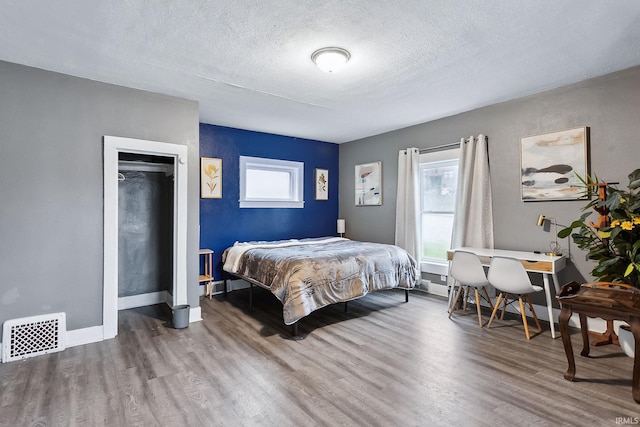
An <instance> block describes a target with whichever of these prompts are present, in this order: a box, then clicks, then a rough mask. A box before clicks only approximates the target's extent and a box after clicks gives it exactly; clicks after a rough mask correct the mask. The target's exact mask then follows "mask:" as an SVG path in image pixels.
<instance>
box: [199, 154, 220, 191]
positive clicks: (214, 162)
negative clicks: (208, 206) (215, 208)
mask: <svg viewBox="0 0 640 427" xmlns="http://www.w3.org/2000/svg"><path fill="white" fill-rule="evenodd" d="M200 197H201V198H203V199H221V198H222V159H214V158H209V157H202V158H201V159H200Z"/></svg>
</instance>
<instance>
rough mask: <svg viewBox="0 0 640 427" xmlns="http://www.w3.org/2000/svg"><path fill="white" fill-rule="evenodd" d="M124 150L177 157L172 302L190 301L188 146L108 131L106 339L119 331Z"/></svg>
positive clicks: (106, 157) (105, 177)
mask: <svg viewBox="0 0 640 427" xmlns="http://www.w3.org/2000/svg"><path fill="white" fill-rule="evenodd" d="M120 153H134V154H146V155H152V156H163V157H173V158H174V162H173V164H174V168H175V170H174V172H175V175H174V176H175V180H174V184H173V185H174V198H173V213H174V215H173V293H172V297H173V298H172V306H175V305H181V304H186V303H187V176H188V174H187V166H188V164H187V153H188V150H187V146H186V145H180V144H171V143H167V142H158V141H147V140H143V139H133V138H122V137H117V136H107V135H105V136H104V277H103V280H104V282H103V283H104V285H103V288H104V294H103V312H102V325H103V326H102V329H103V339H109V338H114V337H115V336H116V335H118V160H119V154H120Z"/></svg>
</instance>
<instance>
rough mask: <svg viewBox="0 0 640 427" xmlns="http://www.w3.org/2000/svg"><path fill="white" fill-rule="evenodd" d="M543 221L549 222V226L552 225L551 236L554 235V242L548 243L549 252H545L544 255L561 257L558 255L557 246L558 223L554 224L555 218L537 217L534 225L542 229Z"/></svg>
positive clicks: (558, 245)
mask: <svg viewBox="0 0 640 427" xmlns="http://www.w3.org/2000/svg"><path fill="white" fill-rule="evenodd" d="M545 221H549V222H550V223H551V224H553V230H554V231H553V235H554V241H553V242H551V243H549V248H550V249H551V251H550V252H545V255H549V256H559V255H562V254H561V253H560V249H561V248H560V244H558V223H557V222H556V219H555V218H549V217H547V216H545V215H538V220H537V221H536V225H537V226H538V227H542V226H543V225H544V222H545Z"/></svg>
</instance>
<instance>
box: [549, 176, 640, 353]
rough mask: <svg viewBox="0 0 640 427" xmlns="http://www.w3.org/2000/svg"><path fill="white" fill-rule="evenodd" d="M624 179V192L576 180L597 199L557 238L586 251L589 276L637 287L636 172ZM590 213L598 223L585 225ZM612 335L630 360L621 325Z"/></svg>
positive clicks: (639, 204)
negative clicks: (591, 264)
mask: <svg viewBox="0 0 640 427" xmlns="http://www.w3.org/2000/svg"><path fill="white" fill-rule="evenodd" d="M628 178H629V184H628V186H627V188H626V189H619V188H617V187H615V186H613V185H608V184H606V183H600V182H599V181H598V179H597V177H590V176H587V177H586V179H582V178H580V180H581V181H582V183H583V184H584V187H585V192H586V195H587V196H591V193H592V189H593V188H594V187H596V188H598V189H599V190H600V194H599V197H598V198H597V199H593V200H591V201H590V202H589V203H587V205H586V206H585V207H584V208H582V211H583V213H582V215H581V216H580V219H578V220H576V221H573V222H572V223H571V225H569V226H568V227H566V228H564V229H562V230H560V231H559V232H558V237H560V238H566V237H569V236H571V238H572V239H573V241H574V242H575V244H576V246H578V248H580V249H582V250H584V251H586V253H587V255H586V257H587V259H590V260H593V261H595V266H594V268H593V270H591V275H592V276H594V277H595V278H597V280H598V281H601V282H619V283H625V284H628V285H631V286H633V287H635V288H640V169H636V170H634V171H633V172H631V173H630V174H629V175H628ZM594 211H595V212H597V213H599V214H600V217H599V218H598V221H597V222H591V221H589V222H587V219H588V218H589V216H591V214H592V213H593V212H594ZM616 332H617V333H618V336H619V339H620V341H621V346H622V348H623V349H624V350H625V353H627V355H629V356H631V357H633V347H634V346H633V335H632V334H631V331H630V330H629V329H627V328H625V325H623V326H622V327H620V328H619V329H618V331H616ZM629 340H630V344H629ZM630 352H631V353H630Z"/></svg>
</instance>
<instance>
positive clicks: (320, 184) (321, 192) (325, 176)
mask: <svg viewBox="0 0 640 427" xmlns="http://www.w3.org/2000/svg"><path fill="white" fill-rule="evenodd" d="M315 183H316V184H315V187H316V200H329V170H328V169H316V173H315Z"/></svg>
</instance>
